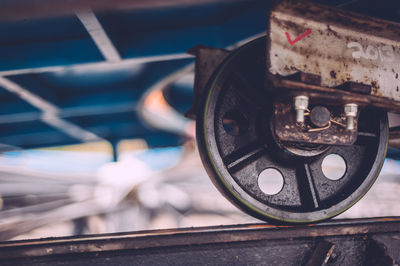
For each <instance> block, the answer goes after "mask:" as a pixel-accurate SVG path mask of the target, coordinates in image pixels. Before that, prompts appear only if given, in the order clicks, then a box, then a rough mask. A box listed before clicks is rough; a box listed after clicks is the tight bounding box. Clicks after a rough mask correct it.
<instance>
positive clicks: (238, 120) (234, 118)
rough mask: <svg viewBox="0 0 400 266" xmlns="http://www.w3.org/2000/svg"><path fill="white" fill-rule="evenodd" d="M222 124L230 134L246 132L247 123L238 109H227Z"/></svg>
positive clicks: (236, 134) (235, 134) (237, 134)
mask: <svg viewBox="0 0 400 266" xmlns="http://www.w3.org/2000/svg"><path fill="white" fill-rule="evenodd" d="M222 124H223V126H224V129H225V131H226V133H228V134H229V135H232V136H240V135H243V134H244V133H246V131H247V128H248V126H249V123H248V121H247V119H246V117H244V115H243V114H242V113H241V112H240V111H239V110H230V111H228V112H227V113H226V114H225V115H224V117H223V119H222Z"/></svg>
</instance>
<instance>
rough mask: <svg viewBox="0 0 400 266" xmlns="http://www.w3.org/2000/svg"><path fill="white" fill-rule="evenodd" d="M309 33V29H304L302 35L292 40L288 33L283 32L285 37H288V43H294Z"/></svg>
mask: <svg viewBox="0 0 400 266" xmlns="http://www.w3.org/2000/svg"><path fill="white" fill-rule="evenodd" d="M310 33H311V30H308V31H306V32H305V33H304V34H303V35H301V36H299V37H297V38H296V39H294V40H293V41H292V39H290V36H289V33H287V32H285V34H286V37H287V39H288V41H289V43H290V45H293V44H295V43H296V42H298V41H300V40H301V39H303V38H304V37H306V36H307V35H308V34H310Z"/></svg>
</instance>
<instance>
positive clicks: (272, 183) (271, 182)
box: [258, 168, 284, 195]
mask: <svg viewBox="0 0 400 266" xmlns="http://www.w3.org/2000/svg"><path fill="white" fill-rule="evenodd" d="M283 184H284V181H283V176H282V174H281V172H279V171H278V170H276V169H275V168H267V169H265V170H263V171H262V172H261V173H260V175H259V176H258V187H259V188H260V189H261V191H262V192H264V193H265V194H267V195H276V194H278V193H279V192H280V191H281V190H282V188H283Z"/></svg>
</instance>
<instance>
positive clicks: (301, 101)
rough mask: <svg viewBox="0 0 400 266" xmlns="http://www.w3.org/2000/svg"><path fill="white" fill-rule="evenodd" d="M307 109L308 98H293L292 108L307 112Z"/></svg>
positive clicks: (302, 96)
mask: <svg viewBox="0 0 400 266" xmlns="http://www.w3.org/2000/svg"><path fill="white" fill-rule="evenodd" d="M307 107H308V97H307V96H304V95H301V96H296V97H294V108H295V109H296V110H307Z"/></svg>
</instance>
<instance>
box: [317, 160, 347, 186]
mask: <svg viewBox="0 0 400 266" xmlns="http://www.w3.org/2000/svg"><path fill="white" fill-rule="evenodd" d="M321 168H322V172H323V173H324V175H325V177H326V178H328V179H330V180H339V179H341V178H342V177H343V176H344V175H345V174H346V170H347V166H346V162H345V161H344V159H343V157H342V156H340V155H338V154H329V155H328V156H326V157H325V158H324V160H323V161H322V165H321Z"/></svg>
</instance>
